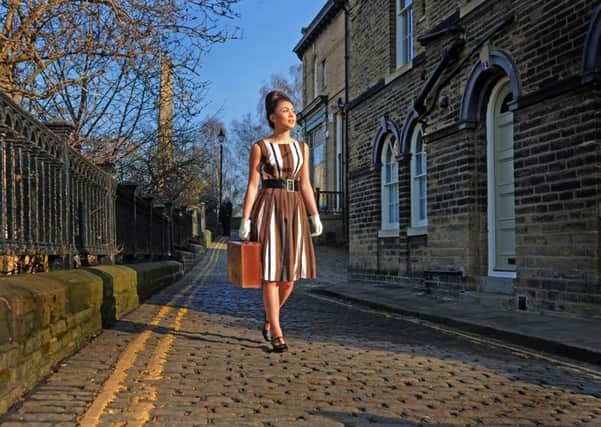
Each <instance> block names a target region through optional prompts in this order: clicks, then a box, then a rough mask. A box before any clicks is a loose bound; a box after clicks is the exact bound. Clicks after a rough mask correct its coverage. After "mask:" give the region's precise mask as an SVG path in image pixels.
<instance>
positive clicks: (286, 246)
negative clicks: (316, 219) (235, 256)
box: [250, 140, 317, 282]
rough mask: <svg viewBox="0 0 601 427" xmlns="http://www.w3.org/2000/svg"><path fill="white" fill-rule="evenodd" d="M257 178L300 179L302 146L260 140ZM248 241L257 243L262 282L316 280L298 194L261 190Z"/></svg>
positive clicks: (302, 209)
mask: <svg viewBox="0 0 601 427" xmlns="http://www.w3.org/2000/svg"><path fill="white" fill-rule="evenodd" d="M256 144H259V147H260V149H261V179H295V180H298V179H300V172H301V169H302V166H303V163H304V154H305V151H304V143H303V142H299V141H295V140H292V141H290V142H289V143H284V144H274V143H271V142H267V141H264V140H261V141H259V142H256ZM250 237H251V240H253V241H256V242H260V243H261V251H262V253H261V259H262V262H263V280H265V281H269V282H275V281H295V280H298V279H311V278H315V277H317V274H316V268H315V251H314V249H313V240H312V239H311V232H310V229H309V221H308V217H307V210H306V207H305V202H304V200H303V196H302V194H301V192H300V191H293V192H288V191H287V190H286V189H285V188H283V189H282V188H262V189H261V190H260V191H259V193H258V195H257V198H256V200H255V203H254V205H253V208H252V211H251V236H250Z"/></svg>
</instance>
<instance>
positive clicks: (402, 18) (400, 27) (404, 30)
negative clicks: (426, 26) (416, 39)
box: [396, 0, 413, 68]
mask: <svg viewBox="0 0 601 427" xmlns="http://www.w3.org/2000/svg"><path fill="white" fill-rule="evenodd" d="M396 13H397V16H396V66H397V68H399V67H402V66H403V65H405V64H408V63H409V62H410V61H411V60H412V59H413V2H412V0H396Z"/></svg>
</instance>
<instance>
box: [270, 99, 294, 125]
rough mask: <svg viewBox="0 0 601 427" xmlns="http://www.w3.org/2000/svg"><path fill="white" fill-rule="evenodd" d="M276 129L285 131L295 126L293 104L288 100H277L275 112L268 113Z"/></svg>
mask: <svg viewBox="0 0 601 427" xmlns="http://www.w3.org/2000/svg"><path fill="white" fill-rule="evenodd" d="M269 118H270V119H271V122H272V123H273V126H274V128H275V129H276V130H279V131H286V130H290V129H292V128H293V127H294V126H296V111H294V105H292V103H290V102H288V101H280V102H278V106H277V107H276V109H275V112H273V113H271V114H270V115H269Z"/></svg>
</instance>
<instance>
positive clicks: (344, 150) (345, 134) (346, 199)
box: [338, 0, 349, 249]
mask: <svg viewBox="0 0 601 427" xmlns="http://www.w3.org/2000/svg"><path fill="white" fill-rule="evenodd" d="M338 3H339V4H340V5H341V6H342V10H343V11H344V109H343V111H342V117H343V120H344V126H343V128H344V129H343V137H342V142H343V143H342V158H343V159H344V164H343V167H342V170H343V173H344V218H343V221H344V239H345V241H346V244H347V249H348V245H349V221H348V218H349V185H348V163H349V150H348V133H349V118H348V113H349V10H348V5H347V2H346V0H338Z"/></svg>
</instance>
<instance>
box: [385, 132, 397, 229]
mask: <svg viewBox="0 0 601 427" xmlns="http://www.w3.org/2000/svg"><path fill="white" fill-rule="evenodd" d="M394 142H395V141H394V136H392V135H389V136H388V137H387V139H386V141H385V143H384V148H383V150H382V172H381V173H382V230H391V229H398V228H399V165H398V163H397V161H396V160H395V158H394Z"/></svg>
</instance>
